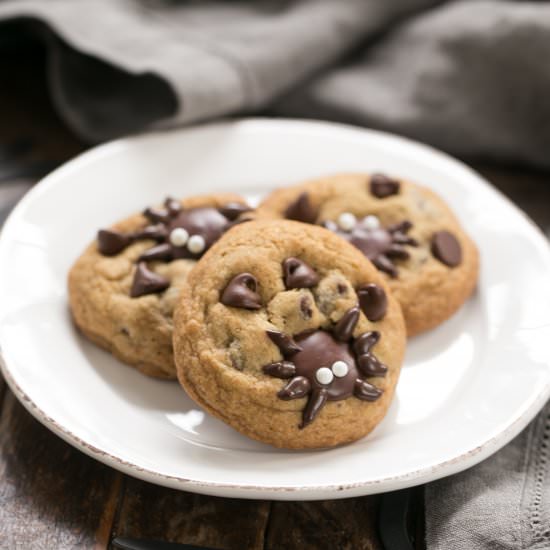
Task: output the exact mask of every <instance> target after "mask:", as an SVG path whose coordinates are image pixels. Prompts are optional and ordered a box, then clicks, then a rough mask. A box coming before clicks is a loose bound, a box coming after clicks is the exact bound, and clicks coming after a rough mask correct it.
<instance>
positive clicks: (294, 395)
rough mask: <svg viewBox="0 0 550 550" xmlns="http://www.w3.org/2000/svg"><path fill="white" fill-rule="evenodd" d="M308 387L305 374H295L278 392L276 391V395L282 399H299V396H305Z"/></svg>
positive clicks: (309, 386) (309, 387)
mask: <svg viewBox="0 0 550 550" xmlns="http://www.w3.org/2000/svg"><path fill="white" fill-rule="evenodd" d="M310 389H311V384H310V382H309V380H308V379H307V378H306V377H305V376H296V377H295V378H293V379H292V380H291V381H290V382H289V383H288V384H287V385H286V386H285V387H284V388H283V389H282V390H281V391H280V392H279V393H277V397H279V398H280V399H283V400H284V401H289V400H290V399H299V398H300V397H305V396H306V395H307V394H308V393H309V390H310Z"/></svg>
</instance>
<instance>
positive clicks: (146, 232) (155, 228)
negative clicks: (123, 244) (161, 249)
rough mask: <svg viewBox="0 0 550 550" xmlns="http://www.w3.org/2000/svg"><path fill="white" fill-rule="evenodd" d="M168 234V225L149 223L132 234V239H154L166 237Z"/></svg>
mask: <svg viewBox="0 0 550 550" xmlns="http://www.w3.org/2000/svg"><path fill="white" fill-rule="evenodd" d="M166 236H167V231H166V227H164V225H162V224H160V223H159V224H156V225H148V226H147V227H144V228H143V229H141V230H140V231H136V232H135V233H134V234H133V235H132V239H154V240H160V239H164V238H166Z"/></svg>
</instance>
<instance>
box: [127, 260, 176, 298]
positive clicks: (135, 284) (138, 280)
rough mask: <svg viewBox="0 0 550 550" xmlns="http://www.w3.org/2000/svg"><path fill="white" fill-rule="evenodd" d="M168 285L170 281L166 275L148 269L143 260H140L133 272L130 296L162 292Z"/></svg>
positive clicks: (135, 296)
mask: <svg viewBox="0 0 550 550" xmlns="http://www.w3.org/2000/svg"><path fill="white" fill-rule="evenodd" d="M169 286H170V281H169V280H168V279H167V278H166V277H163V276H162V275H158V274H157V273H155V272H154V271H151V270H150V269H148V268H147V266H146V265H145V262H140V263H139V264H138V265H137V267H136V272H135V273H134V280H133V281H132V288H131V290H130V296H131V297H132V298H137V297H138V296H144V295H145V294H154V293H155V292H162V291H163V290H165V289H166V288H168V287H169Z"/></svg>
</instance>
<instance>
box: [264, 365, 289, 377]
mask: <svg viewBox="0 0 550 550" xmlns="http://www.w3.org/2000/svg"><path fill="white" fill-rule="evenodd" d="M262 370H263V371H264V373H265V374H269V376H275V377H276V378H292V377H293V376H294V375H295V374H296V367H295V366H294V363H291V362H290V361H278V362H277V363H270V364H269V365H264V366H263V367H262Z"/></svg>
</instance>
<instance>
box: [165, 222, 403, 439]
mask: <svg viewBox="0 0 550 550" xmlns="http://www.w3.org/2000/svg"><path fill="white" fill-rule="evenodd" d="M405 339H406V335H405V326H404V322H403V317H402V314H401V310H400V308H399V305H398V304H397V302H396V301H395V300H394V298H392V296H391V295H390V294H389V292H388V288H387V286H386V283H385V282H384V280H383V277H382V276H381V275H380V273H378V271H377V270H376V269H375V268H374V267H373V266H372V264H371V263H370V262H368V261H367V260H366V259H365V257H364V256H363V254H361V253H360V252H359V251H358V250H357V249H356V248H354V247H353V246H351V245H350V244H348V243H346V242H343V241H342V240H341V239H340V238H339V237H337V236H336V235H334V233H332V232H330V231H327V230H326V229H324V228H322V227H315V226H308V225H305V224H300V223H296V222H292V221H283V220H267V221H253V222H250V223H248V224H245V225H243V226H240V227H236V228H235V229H233V230H231V232H230V233H228V234H227V235H225V236H224V237H222V239H220V241H218V242H217V243H216V244H215V245H214V246H213V247H212V248H211V249H210V250H209V251H208V253H207V254H205V256H204V257H203V258H202V259H201V261H200V262H198V263H197V265H196V266H195V268H194V269H193V271H192V272H191V273H190V274H189V277H188V278H187V280H186V281H185V282H184V284H183V291H182V293H181V295H180V298H179V302H178V305H177V306H176V312H175V317H174V356H175V360H176V367H177V371H178V379H179V381H180V383H181V384H182V386H183V387H184V388H185V390H186V391H187V393H188V394H189V395H190V396H191V397H192V398H193V399H194V400H195V401H196V402H197V403H198V404H199V405H201V406H202V407H204V408H205V409H206V410H207V411H209V412H210V413H212V414H213V415H214V416H216V417H218V418H220V419H221V420H223V421H224V422H226V423H227V424H229V425H230V426H232V427H233V428H235V429H237V430H239V431H240V432H242V433H243V434H245V435H248V436H249V437H252V438H254V439H258V440H260V441H263V442H266V443H270V444H272V445H275V446H277V447H286V448H294V449H305V448H322V447H332V446H335V445H339V444H342V443H347V442H350V441H354V440H356V439H359V438H360V437H363V436H364V435H366V434H368V433H369V432H370V431H371V430H372V429H373V428H374V427H375V426H376V425H377V424H378V423H379V422H380V420H381V419H382V418H383V417H384V415H385V413H386V411H387V409H388V407H389V405H390V402H391V399H392V396H393V393H394V388H395V385H396V382H397V378H398V376H399V371H400V368H401V362H402V359H403V353H404V348H405Z"/></svg>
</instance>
